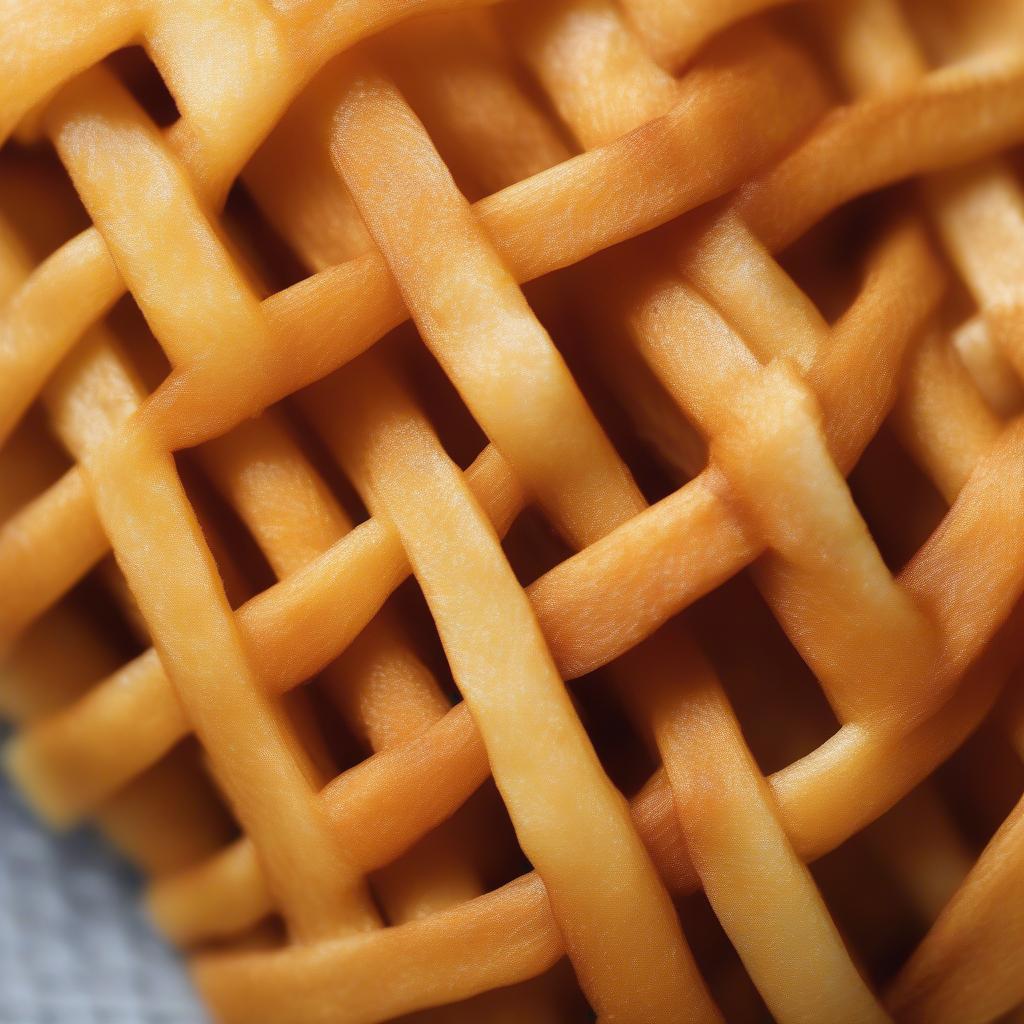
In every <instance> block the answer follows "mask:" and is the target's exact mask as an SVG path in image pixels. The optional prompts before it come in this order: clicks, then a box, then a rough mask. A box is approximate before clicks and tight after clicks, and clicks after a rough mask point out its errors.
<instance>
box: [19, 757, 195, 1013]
mask: <svg viewBox="0 0 1024 1024" xmlns="http://www.w3.org/2000/svg"><path fill="white" fill-rule="evenodd" d="M206 1020H207V1018H206V1015H205V1014H204V1013H203V1011H202V1010H201V1009H200V1008H199V1004H198V1002H197V1001H196V998H195V996H194V995H193V993H192V990H191V988H190V986H189V983H188V980H187V978H186V977H185V974H184V971H183V970H182V966H181V963H180V961H179V960H178V958H177V957H176V956H175V954H174V953H173V952H172V951H171V950H169V949H168V948H167V947H166V946H165V945H164V944H163V942H162V941H161V940H160V939H159V938H158V936H157V935H156V934H155V933H154V931H153V929H152V927H151V926H150V924H149V922H148V921H147V920H146V918H145V916H144V915H143V913H142V911H141V910H140V907H139V880H138V878H137V877H136V876H135V874H134V873H133V872H132V871H131V869H129V868H128V867H127V866H126V865H124V864H123V863H122V862H120V861H119V860H118V859H117V858H116V856H115V855H114V854H113V853H112V852H111V851H110V850H109V848H107V847H106V846H105V845H104V843H103V842H102V841H101V840H100V839H99V838H98V837H97V836H95V835H93V834H92V833H90V832H89V831H87V830H82V831H79V832H76V833H74V834H72V835H70V836H63V837H57V836H53V835H50V834H49V833H47V832H46V831H45V830H44V829H43V827H42V826H41V825H40V824H39V823H38V822H36V821H35V820H34V819H33V818H32V816H31V814H30V813H29V812H28V810H27V809H26V808H25V806H24V804H23V803H22V802H21V800H20V798H19V797H18V796H16V795H15V794H14V793H13V792H12V790H11V787H10V784H9V783H8V781H7V780H6V778H3V777H2V776H0V1024H202V1022H205V1021H206Z"/></svg>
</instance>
